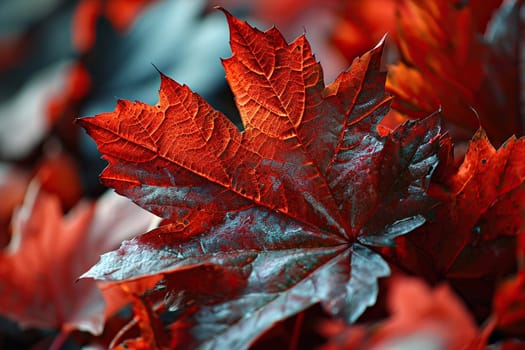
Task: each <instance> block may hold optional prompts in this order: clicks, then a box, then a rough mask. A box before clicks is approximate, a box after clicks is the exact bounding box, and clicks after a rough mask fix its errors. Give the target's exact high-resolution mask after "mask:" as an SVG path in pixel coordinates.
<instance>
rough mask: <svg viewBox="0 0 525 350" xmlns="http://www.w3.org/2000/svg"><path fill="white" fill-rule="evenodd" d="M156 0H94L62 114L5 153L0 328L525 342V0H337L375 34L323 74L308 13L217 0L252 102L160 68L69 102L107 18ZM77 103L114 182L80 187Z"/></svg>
mask: <svg viewBox="0 0 525 350" xmlns="http://www.w3.org/2000/svg"><path fill="white" fill-rule="evenodd" d="M150 3H151V1H136V2H133V1H131V2H123V1H116V0H115V1H107V2H104V1H87V0H84V1H81V2H80V3H79V5H78V7H77V8H76V10H75V14H76V15H75V16H76V17H75V18H76V20H75V22H74V26H73V28H75V30H74V31H73V33H74V36H73V37H74V39H75V43H76V46H77V50H78V51H79V52H80V53H81V54H80V55H79V56H78V59H77V61H75V64H74V65H73V66H72V67H74V69H72V70H71V71H70V72H71V73H70V75H69V78H68V79H69V80H68V82H69V83H68V85H67V86H68V88H67V89H64V90H63V93H62V94H60V93H58V94H57V93H55V94H54V95H53V98H51V99H50V100H49V103H48V105H47V112H48V114H47V115H48V117H49V119H48V120H47V123H48V125H50V127H49V130H51V131H49V130H48V131H46V132H40V139H39V140H38V141H35V142H34V144H36V145H37V146H34V145H33V151H32V152H30V153H28V154H25V155H24V157H23V158H20V159H19V160H17V161H11V162H10V163H9V166H6V167H5V170H2V177H1V179H0V180H1V182H0V188H1V189H2V193H3V194H4V193H5V198H6V200H5V201H4V203H3V204H2V206H1V207H0V244H1V247H2V248H1V249H2V250H1V251H0V291H1V293H2V294H1V295H2V297H1V298H0V315H1V316H2V317H3V319H2V320H1V322H0V347H2V348H23V347H26V348H32V349H43V348H48V347H50V348H52V349H61V348H64V349H75V348H80V347H82V346H89V347H91V348H112V349H245V348H253V349H267V348H275V349H292V350H293V349H309V348H312V349H314V348H315V349H325V350H328V349H330V350H331V349H405V348H406V349H408V348H413V349H414V348H425V349H426V348H428V349H521V348H525V236H524V234H525V138H518V137H519V136H521V135H522V134H523V129H524V128H525V115H524V112H525V111H524V110H523V106H524V105H525V104H524V101H523V96H520V91H521V90H523V84H524V83H525V81H524V80H523V76H524V75H525V74H523V73H524V72H523V69H522V67H521V66H523V64H524V62H523V57H522V56H523V53H522V52H520V50H519V49H520V40H522V39H521V37H520V35H519V33H520V31H521V32H523V28H525V25H524V23H523V19H522V20H521V21H522V22H521V23H520V17H519V14H520V10H521V11H522V12H523V11H525V5H524V4H523V1H518V0H515V1H513V0H509V1H486V2H482V1H469V2H465V1H451V0H436V1H431V0H425V1H416V0H395V1H394V0H392V1H382V2H381V3H382V5H381V6H384V7H382V12H381V11H380V12H374V11H373V9H372V8H371V7H370V3H372V2H366V4H368V5H366V4H365V1H353V2H352V1H328V3H329V8H330V11H329V12H330V13H331V16H332V17H331V18H332V19H333V23H335V25H334V27H333V32H331V35H330V36H329V37H328V40H327V42H330V43H331V45H332V49H334V50H339V53H340V54H341V57H353V55H354V50H360V49H361V46H359V45H365V46H366V45H368V46H369V48H371V47H373V48H372V49H370V50H369V51H367V52H362V53H360V54H359V55H360V56H359V57H357V58H355V59H353V60H352V62H351V64H350V66H349V68H348V69H347V70H345V71H343V72H342V73H340V74H339V75H337V77H336V78H335V80H334V81H333V82H332V83H330V84H328V85H327V84H325V80H324V74H323V69H322V66H321V64H320V63H319V62H317V60H316V58H315V56H314V54H313V52H312V48H311V47H310V44H309V42H308V40H307V39H306V36H305V35H301V36H299V37H298V38H297V39H295V40H293V41H292V42H288V41H287V40H286V39H285V37H284V36H283V35H282V34H281V32H280V31H279V30H278V29H276V28H275V27H274V28H271V29H269V30H267V31H265V32H262V31H260V30H258V29H256V28H254V27H252V26H251V25H249V24H248V23H247V22H245V21H243V20H240V19H238V18H236V17H235V16H233V15H232V14H230V13H229V12H228V11H226V10H224V9H222V8H221V9H222V11H223V12H224V14H225V17H226V21H227V23H228V25H229V33H230V47H231V53H232V54H231V56H230V57H229V58H226V59H223V60H222V64H223V67H224V70H225V72H226V80H227V82H228V84H229V88H230V89H231V92H232V93H233V96H234V102H235V106H236V110H237V111H238V115H239V116H240V117H239V118H240V120H238V119H237V118H238V117H237V116H235V115H229V116H228V115H225V114H224V113H223V112H220V111H219V110H217V109H215V108H214V107H212V106H211V105H210V104H209V103H208V102H207V101H206V100H205V99H204V98H203V97H201V96H200V95H199V94H197V93H195V92H193V91H192V90H191V89H190V87H188V86H187V85H184V84H180V83H178V82H176V81H174V80H173V79H171V78H170V77H168V76H167V75H165V74H163V73H160V80H161V83H160V89H159V99H158V103H157V104H156V105H150V104H147V103H143V102H138V101H136V102H131V101H128V100H119V101H118V102H117V105H116V107H115V109H114V111H113V112H103V113H99V114H97V115H95V116H92V117H82V118H78V119H76V120H74V118H76V117H78V113H79V111H80V110H81V107H80V106H82V104H83V103H86V101H87V100H89V98H91V97H92V96H93V94H94V91H96V86H94V85H93V82H94V81H95V80H96V79H94V78H93V77H94V75H93V74H94V73H93V70H92V69H90V64H91V65H92V61H93V60H94V58H93V57H95V56H94V53H96V52H97V51H96V45H97V44H96V42H97V40H98V39H97V36H96V35H95V32H94V31H93V28H92V27H93V26H94V25H95V24H94V23H95V20H94V19H93V18H98V17H106V18H108V19H109V21H110V23H111V25H112V26H114V27H115V28H117V29H118V30H119V31H125V30H126V28H127V27H128V25H130V23H132V22H133V20H134V18H135V17H136V16H139V15H140V12H141V11H144V9H145V8H147V7H148V6H150ZM224 3H225V5H228V3H230V5H232V7H233V8H235V6H234V3H235V1H224ZM253 3H254V4H255V3H257V2H256V1H254V2H253ZM272 3H273V2H272V1H269V2H267V3H266V6H267V7H266V8H265V7H264V6H263V7H262V9H266V10H269V9H271V7H270V6H271V4H272ZM283 3H285V4H286V3H289V6H290V7H289V8H290V9H295V10H294V11H291V12H290V13H293V16H295V17H300V16H298V13H299V12H300V11H299V10H298V7H294V6H299V5H298V4H297V3H296V2H294V1H291V0H290V1H284V2H283ZM299 3H301V2H299ZM320 3H321V2H320V1H319V4H320ZM110 4H111V5H110ZM126 4H128V5H126ZM294 4H295V5H294ZM319 4H318V3H317V2H316V1H313V0H312V1H309V2H308V6H305V7H306V8H315V6H319ZM126 6H128V7H126ZM259 6H262V5H261V4H259ZM119 8H121V9H124V8H126V9H127V11H128V12H122V13H126V14H127V15H119V16H117V15H116V14H119V13H121V12H119V11H117V10H116V9H119ZM256 8H257V7H256ZM262 9H261V8H260V7H259V13H260V14H264V13H266V14H268V13H270V14H271V13H272V12H271V11H263V10H262ZM387 12H388V13H387ZM122 13H121V14H122ZM255 13H257V12H255ZM372 13H373V14H376V15H377V14H378V13H382V16H375V17H374V16H371V15H370V14H372ZM97 16H98V17H97ZM280 16H286V12H283V11H281V12H280ZM290 16H291V15H290ZM261 18H262V17H261ZM356 28H358V29H356ZM363 28H365V29H366V28H368V30H367V31H368V32H370V36H368V37H366V38H364V35H365V34H366V33H365V32H363V31H364V29H363ZM385 31H390V34H389V36H386V37H385V36H383V34H384V32H385ZM522 34H523V33H522ZM374 35H375V36H378V37H376V38H373V40H372V41H371V40H370V37H372V36H374ZM381 37H382V38H381ZM365 39H366V40H365ZM373 41H376V42H375V43H374V42H373ZM377 42H378V43H377ZM160 44H162V43H160ZM374 45H375V47H374ZM93 50H95V51H93ZM0 53H1V51H0ZM520 55H521V56H520ZM90 62H91V63H90ZM1 63H2V61H1V60H0V68H1V67H2V66H1ZM3 64H4V67H5V66H6V65H8V63H5V62H4V63H3ZM145 64H149V62H145ZM520 68H521V69H522V70H521V71H520ZM202 69H205V67H204V68H202ZM520 89H521V90H520ZM520 98H521V100H520ZM224 104H225V105H227V103H224ZM520 108H521V110H520ZM226 109H227V108H226ZM75 121H76V122H75ZM79 126H80V127H82V128H83V129H85V131H87V133H88V134H89V136H90V137H91V138H93V140H94V141H95V142H96V144H97V147H98V151H99V152H100V153H101V154H102V158H103V159H104V160H105V161H106V165H107V166H106V167H105V169H104V170H103V171H102V173H101V174H100V181H101V183H102V184H103V185H104V186H105V187H107V188H110V189H113V190H114V192H113V191H112V190H108V191H106V192H104V193H103V194H101V190H100V189H99V190H98V192H97V190H93V191H91V192H90V196H91V198H90V199H88V198H86V193H88V192H87V191H86V185H85V184H84V185H83V181H84V182H85V178H84V177H83V175H82V171H80V170H79V163H81V162H80V160H79V159H78V158H77V157H78V156H80V155H81V154H82V148H81V143H80V142H79V141H78V139H75V137H76V138H78V137H79V136H74V135H73V134H75V133H76V132H78V131H79ZM72 130H73V131H74V132H72ZM513 134H514V135H516V136H513ZM75 135H76V134H75ZM494 145H495V146H494ZM34 163H36V164H37V165H36V166H35V165H34ZM6 164H7V163H6ZM84 166H88V167H89V163H87V164H86V163H84ZM2 169H3V168H2ZM115 192H116V193H118V194H116V193H115ZM124 197H127V198H124ZM119 245H120V247H119ZM99 255H100V258H99V260H98V262H97V259H98V257H99Z"/></svg>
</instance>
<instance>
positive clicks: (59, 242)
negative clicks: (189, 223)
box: [0, 181, 153, 341]
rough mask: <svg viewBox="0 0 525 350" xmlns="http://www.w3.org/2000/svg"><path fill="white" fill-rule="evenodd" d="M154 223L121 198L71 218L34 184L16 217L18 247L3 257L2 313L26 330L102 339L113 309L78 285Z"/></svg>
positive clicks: (82, 207) (107, 198)
mask: <svg viewBox="0 0 525 350" xmlns="http://www.w3.org/2000/svg"><path fill="white" fill-rule="evenodd" d="M113 211H115V212H113ZM110 213H111V215H110ZM152 218H153V215H151V214H150V213H148V212H146V211H144V210H142V209H140V208H138V207H136V206H130V203H129V201H127V200H124V201H123V198H122V197H121V196H118V195H116V194H114V193H108V194H106V195H104V196H102V197H101V198H100V199H99V201H97V202H96V203H87V202H81V203H79V204H77V205H76V206H75V207H74V208H73V209H72V210H71V211H70V212H69V213H68V214H67V215H66V216H64V215H63V214H62V208H61V203H60V200H59V199H58V197H57V196H55V195H52V194H49V193H47V192H45V191H43V190H42V189H41V187H40V186H39V184H38V182H37V181H33V182H32V183H31V185H30V186H29V189H28V191H27V194H26V198H25V201H24V204H23V205H22V207H21V208H20V209H19V210H18V211H17V212H16V214H15V215H14V218H13V235H12V238H11V241H10V243H9V245H8V246H7V247H6V248H5V249H4V250H2V251H0V291H1V293H2V298H0V314H1V315H3V316H6V317H9V318H10V319H12V320H14V321H17V322H18V323H19V324H20V325H21V326H23V327H37V328H44V329H59V330H61V331H62V332H63V335H67V333H69V332H71V331H73V330H82V331H87V332H91V333H93V334H100V333H101V332H102V329H103V324H104V310H105V309H106V306H105V305H104V300H103V298H102V295H101V293H100V291H99V288H98V287H97V284H96V283H93V282H95V281H79V282H78V283H75V281H76V279H77V278H78V275H79V274H80V273H82V272H83V271H85V269H86V268H88V267H89V266H90V265H91V264H93V263H94V261H95V260H96V257H97V255H98V254H100V253H101V252H104V251H107V250H108V249H112V247H116V246H117V244H118V242H119V241H120V240H122V239H125V238H129V237H132V236H133V235H134V234H137V233H138V232H137V230H144V229H146V228H147V227H148V225H149V223H150V221H151V220H152ZM108 231H111V232H112V234H113V236H110V235H107V232H108ZM119 302H120V301H119ZM120 305H122V303H121V304H120ZM114 309H115V307H114V306H113V307H112V310H113V311H114ZM63 340H65V338H64V337H58V338H56V341H63Z"/></svg>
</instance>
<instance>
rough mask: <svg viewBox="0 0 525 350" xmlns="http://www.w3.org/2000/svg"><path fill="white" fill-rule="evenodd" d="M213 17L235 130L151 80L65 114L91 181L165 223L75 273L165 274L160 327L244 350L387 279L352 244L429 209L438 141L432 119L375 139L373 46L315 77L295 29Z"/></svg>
mask: <svg viewBox="0 0 525 350" xmlns="http://www.w3.org/2000/svg"><path fill="white" fill-rule="evenodd" d="M227 19H228V23H229V26H230V33H231V34H230V35H231V37H230V43H231V47H232V52H233V55H232V57H231V58H228V59H226V60H224V61H223V65H224V67H225V70H226V76H227V80H228V82H229V83H230V86H231V89H232V90H233V93H234V95H235V97H236V103H237V107H238V109H239V112H240V115H241V117H242V121H243V125H244V130H242V131H239V130H238V129H237V128H236V127H235V126H234V124H233V123H231V122H230V121H229V120H228V119H227V118H226V117H225V116H224V115H222V114H221V113H219V112H217V111H215V110H213V109H212V107H211V106H210V105H208V104H207V103H206V102H205V101H204V100H203V99H202V98H201V97H200V96H198V95H196V94H194V93H193V92H191V91H190V89H189V88H188V87H186V86H181V85H179V84H177V83H176V82H174V81H172V80H171V79H169V78H168V77H166V76H164V75H162V76H161V80H162V81H161V87H160V92H159V96H160V98H159V103H158V104H157V105H156V106H149V105H146V104H143V103H141V102H134V103H132V102H128V101H119V102H118V104H117V107H116V109H115V111H114V112H110V113H104V114H100V115H97V116H96V117H92V118H84V119H81V120H80V121H79V122H80V123H81V125H82V126H84V127H85V128H86V129H87V131H88V133H89V134H90V135H91V136H92V137H93V138H94V139H95V141H96V142H97V144H98V147H99V150H100V151H101V152H102V153H103V154H104V158H105V159H106V160H107V161H108V162H109V165H108V167H107V168H106V169H105V170H104V172H103V173H102V175H101V179H102V181H103V182H104V183H105V184H106V185H108V186H111V187H114V188H115V189H116V190H117V191H118V192H119V193H121V194H123V195H125V196H127V197H129V198H131V199H132V200H133V201H135V202H136V203H137V204H138V205H140V206H142V207H143V208H145V209H147V210H149V211H151V212H153V213H155V214H157V215H159V216H161V217H163V218H164V225H163V226H162V227H160V228H159V229H156V230H154V231H151V232H148V233H146V234H144V235H142V236H140V237H137V238H136V239H133V240H130V241H125V242H123V244H122V245H121V247H120V249H119V250H117V251H114V252H110V253H107V254H104V255H103V256H102V258H101V260H100V261H99V263H98V264H97V265H95V266H94V267H93V268H92V269H91V270H90V271H88V272H87V273H86V274H85V275H84V277H93V278H96V279H102V280H126V279H133V278H138V277H141V276H148V275H153V274H157V273H169V274H170V275H171V276H173V279H174V280H175V281H176V283H175V284H176V285H177V286H178V287H177V288H173V287H172V288H171V290H170V294H171V295H172V296H173V298H172V299H173V301H172V305H170V307H171V308H172V309H178V310H180V311H182V312H183V313H182V316H181V317H180V319H179V320H178V321H177V322H175V326H174V327H173V331H174V332H175V333H180V336H179V337H178V339H183V342H184V344H185V346H186V347H190V348H191V347H202V348H213V347H230V348H242V347H245V346H247V344H249V343H251V342H252V341H253V339H255V337H257V336H258V335H259V334H260V333H261V332H263V331H264V330H265V329H267V328H268V327H270V326H271V325H272V324H273V323H274V322H276V321H278V320H281V319H283V318H285V317H287V316H289V315H292V314H294V313H296V312H298V311H300V310H303V309H305V308H306V307H308V306H310V305H312V304H314V303H317V302H321V303H322V305H323V306H324V308H325V309H326V310H327V311H328V312H330V313H332V314H334V315H339V316H342V317H343V318H344V319H346V320H347V321H353V320H355V319H356V318H357V317H358V316H359V315H360V314H361V313H362V311H363V310H364V309H365V308H366V306H368V305H371V304H373V303H374V302H375V298H376V294H377V284H376V279H377V278H378V277H381V276H385V275H387V274H388V273H389V269H388V266H387V265H386V263H385V262H384V261H383V259H382V258H381V257H380V256H379V255H378V254H376V253H374V252H373V250H371V249H370V248H369V247H367V245H384V244H390V243H391V242H392V239H393V238H395V237H397V236H399V235H402V234H404V233H407V232H409V231H411V230H413V229H414V228H416V227H418V226H420V225H421V224H422V223H423V222H424V220H425V218H424V214H425V213H426V212H427V211H428V209H429V208H430V207H431V206H432V204H433V202H432V201H431V200H429V199H428V197H427V196H426V194H425V191H426V188H427V185H428V182H429V179H430V175H431V173H432V171H433V169H434V168H435V166H436V164H437V150H438V147H439V140H440V137H441V135H440V127H439V122H438V118H437V116H432V117H429V118H427V119H424V120H421V121H418V122H410V123H407V124H404V125H402V126H400V127H399V128H398V129H396V130H395V131H393V132H392V133H391V134H389V135H386V136H381V135H379V133H378V131H377V129H376V127H377V124H378V123H379V121H380V120H381V118H382V117H383V116H384V115H385V113H386V112H387V111H388V109H389V106H390V101H391V97H390V96H388V95H387V94H386V93H385V92H384V82H385V74H384V73H382V72H380V71H379V66H380V60H381V51H382V43H381V44H380V45H378V46H377V47H376V48H374V49H373V50H371V51H370V52H368V53H367V54H365V55H363V56H362V57H361V58H358V59H356V60H355V61H354V62H353V64H352V66H351V68H350V69H349V70H348V71H347V72H344V73H342V74H341V75H340V76H339V77H338V78H337V79H336V81H335V82H334V83H333V84H331V85H330V86H325V85H324V82H323V78H322V70H321V67H320V65H319V64H318V63H317V62H316V61H315V58H314V56H313V55H312V52H311V49H310V47H309V45H308V43H307V41H306V39H305V37H304V36H302V37H299V38H298V39H296V40H295V41H294V42H292V43H290V44H287V43H286V41H285V40H284V38H283V37H282V36H281V34H280V33H279V32H278V31H277V30H276V29H270V30H268V31H267V32H264V33H263V32H260V31H258V30H257V29H254V28H252V27H251V26H249V25H248V24H246V23H245V22H243V21H240V20H238V19H236V18H234V17H233V16H231V15H229V14H227ZM214 271H216V273H214ZM225 276H226V277H225ZM218 281H219V282H220V283H218ZM168 285H169V283H168ZM202 291H206V293H207V294H208V297H209V298H206V299H203V298H199V294H201V293H202ZM210 291H211V292H210ZM210 293H211V294H213V295H212V296H211V297H210ZM196 300H197V301H200V304H198V305H197V307H195V305H194V304H195V301H196ZM206 300H208V301H207V302H206ZM175 338H177V337H175Z"/></svg>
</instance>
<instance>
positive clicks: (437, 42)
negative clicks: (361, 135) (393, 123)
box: [387, 0, 523, 145]
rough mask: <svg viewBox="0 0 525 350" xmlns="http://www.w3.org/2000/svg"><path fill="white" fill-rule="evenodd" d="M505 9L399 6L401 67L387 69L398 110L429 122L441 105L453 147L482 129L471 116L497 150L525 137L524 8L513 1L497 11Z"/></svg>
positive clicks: (495, 1)
mask: <svg viewBox="0 0 525 350" xmlns="http://www.w3.org/2000/svg"><path fill="white" fill-rule="evenodd" d="M501 2H502V1H501V0H490V1H483V2H481V1H473V2H471V1H469V2H465V4H460V3H459V2H458V1H451V0H439V1H430V0H423V1H420V0H417V1H416V0H403V1H400V2H399V5H398V15H397V32H396V39H397V42H398V46H399V49H400V54H401V56H402V60H401V61H399V62H398V63H396V64H395V65H393V66H391V67H390V68H389V75H388V81H387V90H388V91H390V92H392V93H393V94H394V95H395V96H396V99H395V100H394V104H393V108H394V109H396V110H398V111H400V112H401V113H406V114H408V115H411V116H415V115H417V114H419V115H420V116H423V117H424V116H426V115H428V113H429V112H432V111H434V110H435V109H436V108H437V107H438V106H442V108H443V118H444V120H446V121H447V122H448V127H449V129H450V131H451V132H452V135H453V137H454V139H455V140H462V141H468V139H469V138H470V136H471V134H472V133H473V132H475V130H476V128H477V127H478V124H479V121H478V120H477V119H476V114H475V112H473V111H472V109H474V110H475V111H476V112H477V114H478V115H479V119H480V121H481V125H483V127H484V128H485V130H486V131H487V134H488V135H489V136H490V138H491V140H493V142H495V143H496V144H497V145H500V144H501V143H503V141H504V140H506V139H507V138H508V137H510V136H511V135H513V134H517V135H520V134H521V133H523V125H522V121H520V117H519V102H518V101H519V97H518V91H519V88H518V86H519V78H518V77H519V73H518V50H517V47H518V44H517V43H518V39H517V38H516V37H515V36H516V33H518V32H519V29H518V28H519V24H518V23H519V22H518V21H519V19H518V18H519V7H520V5H518V4H517V2H512V1H509V2H506V3H504V4H503V5H502V6H501V8H500V9H499V10H498V11H497V12H495V11H496V10H497V9H498V6H499V5H500V4H501ZM491 15H494V17H493V20H492V22H490V24H488V23H489V22H488V20H489V19H490V18H491ZM484 30H486V31H485V33H484V32H483V31H484ZM502 115H504V116H505V118H504V120H503V119H502V118H500V116H502ZM387 119H388V118H387Z"/></svg>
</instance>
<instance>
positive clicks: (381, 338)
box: [321, 277, 486, 350]
mask: <svg viewBox="0 0 525 350" xmlns="http://www.w3.org/2000/svg"><path fill="white" fill-rule="evenodd" d="M390 283H391V286H390V288H389V294H388V309H389V311H390V316H389V317H388V318H387V319H386V320H385V321H382V322H381V323H379V324H377V325H376V326H375V327H374V328H365V327H360V326H348V325H345V324H342V323H337V322H335V321H333V320H330V321H325V322H324V323H322V324H321V331H322V332H323V333H325V334H327V335H328V336H329V339H330V341H329V342H328V344H326V345H325V346H323V347H322V348H321V349H322V350H337V349H361V350H367V349H370V350H371V349H391V348H396V349H397V348H400V349H403V348H430V349H451V350H454V349H472V350H473V349H484V346H483V343H484V342H485V341H486V339H484V335H483V333H482V332H481V331H480V330H478V328H477V326H476V323H475V321H474V319H473V318H472V317H471V315H470V314H469V313H468V310H467V309H466V308H465V307H464V305H462V303H461V301H460V300H459V299H458V297H457V296H456V295H454V293H453V291H452V290H451V289H450V288H449V287H448V286H447V285H440V286H437V287H436V288H434V289H431V288H429V287H428V286H427V285H425V283H424V282H422V281H421V280H418V279H415V278H407V277H394V278H393V279H392V281H391V282H390Z"/></svg>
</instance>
